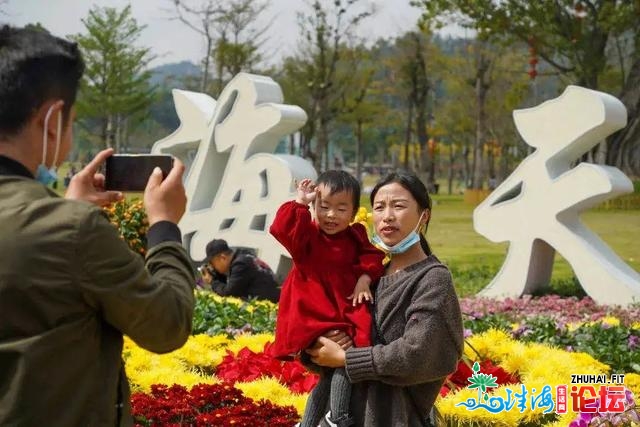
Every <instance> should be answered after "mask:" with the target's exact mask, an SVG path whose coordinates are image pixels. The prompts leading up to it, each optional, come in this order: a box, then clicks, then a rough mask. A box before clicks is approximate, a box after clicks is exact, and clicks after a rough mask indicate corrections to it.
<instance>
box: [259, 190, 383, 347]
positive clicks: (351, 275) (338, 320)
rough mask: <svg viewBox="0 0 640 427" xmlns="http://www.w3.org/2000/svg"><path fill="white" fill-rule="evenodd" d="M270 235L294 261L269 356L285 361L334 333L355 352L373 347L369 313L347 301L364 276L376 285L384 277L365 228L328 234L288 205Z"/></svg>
mask: <svg viewBox="0 0 640 427" xmlns="http://www.w3.org/2000/svg"><path fill="white" fill-rule="evenodd" d="M269 232H270V233H271V234H272V235H273V236H274V237H275V238H276V239H277V240H278V241H279V242H280V243H281V244H282V245H283V246H284V247H285V248H286V249H287V251H289V254H290V255H291V257H292V258H293V267H292V269H291V271H290V272H289V275H288V276H287V278H286V280H285V282H284V284H283V286H282V292H281V294H280V300H279V302H278V319H277V323H276V337H275V343H274V345H273V346H272V347H271V352H272V354H273V355H274V356H275V357H278V358H281V359H286V358H289V357H291V356H292V355H294V354H297V353H298V352H299V351H301V350H303V349H305V348H307V347H309V346H310V345H311V344H312V343H313V342H314V341H315V340H316V338H318V337H319V336H320V335H322V334H324V333H325V332H327V331H330V330H333V329H339V330H341V331H344V332H346V333H347V334H348V335H349V336H351V337H352V339H353V342H354V345H355V346H356V347H366V346H369V345H371V339H370V338H371V337H370V335H371V313H370V312H369V307H368V306H367V304H365V303H362V304H358V305H356V306H355V307H353V305H352V302H351V299H349V298H347V297H348V296H349V295H351V294H352V293H353V291H354V289H355V286H356V282H357V281H358V278H359V277H360V276H361V275H362V274H364V273H366V274H368V275H369V277H371V280H372V282H374V281H376V280H378V279H379V278H380V277H381V276H382V274H383V272H384V267H383V265H382V260H383V259H384V253H383V252H382V251H380V250H379V249H377V248H376V247H375V246H373V245H372V244H371V243H370V242H369V238H368V236H367V232H366V230H365V228H364V226H362V224H353V225H350V226H349V227H348V228H347V229H346V230H344V231H341V232H339V233H336V234H333V235H329V234H326V233H324V232H323V231H321V230H320V228H319V227H318V225H317V224H316V223H315V222H313V221H312V220H311V213H310V212H309V208H308V207H307V206H306V205H302V204H300V203H296V202H294V201H291V202H286V203H284V204H283V205H282V206H280V208H279V209H278V212H277V213H276V217H275V220H274V221H273V224H272V225H271V227H270V229H269Z"/></svg>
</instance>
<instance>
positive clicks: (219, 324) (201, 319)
mask: <svg viewBox="0 0 640 427" xmlns="http://www.w3.org/2000/svg"><path fill="white" fill-rule="evenodd" d="M195 295H196V305H195V309H194V313H193V327H192V333H193V334H194V335H195V334H208V335H217V334H227V335H229V336H233V335H235V334H237V333H240V332H247V333H249V332H250V333H256V334H258V333H262V332H270V333H272V332H273V331H274V330H275V322H276V315H277V311H278V306H277V305H275V304H273V303H270V302H267V301H257V300H248V301H242V300H239V299H237V298H224V297H220V296H218V295H216V294H213V293H211V292H206V291H196V294H195Z"/></svg>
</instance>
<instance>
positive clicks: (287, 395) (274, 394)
mask: <svg viewBox="0 0 640 427" xmlns="http://www.w3.org/2000/svg"><path fill="white" fill-rule="evenodd" d="M235 387H236V388H238V389H239V390H241V391H242V392H243V393H244V395H245V396H247V397H250V398H252V399H254V400H262V399H264V400H268V401H270V402H272V403H274V404H276V405H280V406H289V405H290V406H293V407H294V408H296V411H298V414H300V415H301V416H302V414H303V413H304V407H305V405H306V403H307V398H308V397H309V394H308V393H305V394H296V393H292V392H291V391H290V390H289V389H288V388H287V387H286V386H284V385H282V384H280V383H279V382H278V381H277V380H276V379H274V378H261V379H259V380H255V381H251V382H237V383H236V384H235Z"/></svg>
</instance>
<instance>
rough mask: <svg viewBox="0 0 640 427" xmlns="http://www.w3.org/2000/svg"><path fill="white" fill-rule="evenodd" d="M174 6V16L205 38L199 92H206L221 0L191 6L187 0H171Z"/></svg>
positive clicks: (208, 0)
mask: <svg viewBox="0 0 640 427" xmlns="http://www.w3.org/2000/svg"><path fill="white" fill-rule="evenodd" d="M171 1H172V2H173V4H174V6H175V11H176V16H174V17H173V18H172V19H178V20H180V21H181V22H182V23H184V24H185V25H186V26H187V27H189V28H191V29H192V30H194V31H195V32H197V33H198V34H200V35H202V36H203V37H204V39H205V46H206V48H205V54H204V59H203V66H204V70H203V71H202V78H201V80H200V92H206V91H207V89H208V87H209V73H210V71H209V67H210V60H211V53H212V52H213V43H214V40H215V37H216V31H215V28H216V25H217V23H216V20H217V19H218V17H219V16H220V15H221V13H222V6H221V4H222V1H221V0H207V1H206V2H205V3H204V5H201V6H191V5H190V4H189V3H188V1H187V0H171Z"/></svg>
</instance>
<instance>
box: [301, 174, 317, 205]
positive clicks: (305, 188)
mask: <svg viewBox="0 0 640 427" xmlns="http://www.w3.org/2000/svg"><path fill="white" fill-rule="evenodd" d="M297 190H298V195H297V196H296V202H298V203H300V204H303V205H308V204H309V203H311V202H313V201H314V200H315V198H316V185H315V184H314V183H313V181H312V180H310V179H309V178H305V179H303V180H302V181H300V182H299V183H298V186H297Z"/></svg>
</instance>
